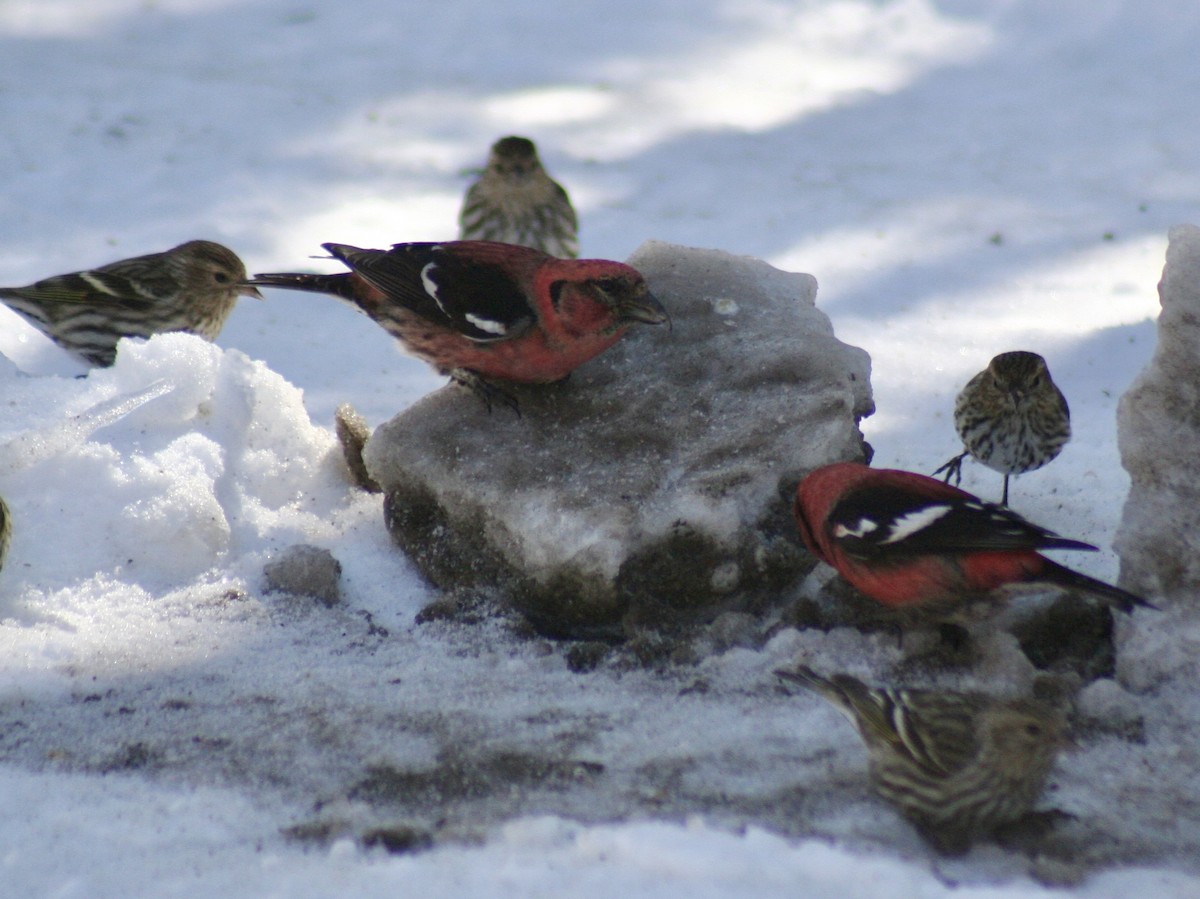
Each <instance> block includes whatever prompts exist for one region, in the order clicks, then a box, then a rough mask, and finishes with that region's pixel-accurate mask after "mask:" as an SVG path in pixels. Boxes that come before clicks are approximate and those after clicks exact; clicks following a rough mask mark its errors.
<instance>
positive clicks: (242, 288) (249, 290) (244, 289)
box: [238, 281, 263, 300]
mask: <svg viewBox="0 0 1200 899" xmlns="http://www.w3.org/2000/svg"><path fill="white" fill-rule="evenodd" d="M238 295H239V296H243V297H254V299H256V300H261V299H262V298H263V295H262V293H261V292H260V291H259V289H258V288H257V287H255V286H254V282H253V281H243V282H242V283H241V284H239V285H238Z"/></svg>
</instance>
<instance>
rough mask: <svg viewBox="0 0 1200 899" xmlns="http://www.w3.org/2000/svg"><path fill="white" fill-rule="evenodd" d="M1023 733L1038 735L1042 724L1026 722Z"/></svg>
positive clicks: (1032, 735)
mask: <svg viewBox="0 0 1200 899" xmlns="http://www.w3.org/2000/svg"><path fill="white" fill-rule="evenodd" d="M1025 733H1027V734H1028V735H1029V736H1031V737H1040V736H1041V735H1042V726H1041V725H1040V724H1026V725H1025Z"/></svg>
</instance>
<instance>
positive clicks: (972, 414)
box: [934, 350, 1071, 505]
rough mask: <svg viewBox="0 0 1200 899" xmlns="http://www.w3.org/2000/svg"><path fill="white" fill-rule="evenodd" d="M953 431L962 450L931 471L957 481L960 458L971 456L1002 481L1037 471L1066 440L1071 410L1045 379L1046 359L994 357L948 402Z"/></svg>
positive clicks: (1019, 354) (1017, 353) (1020, 355)
mask: <svg viewBox="0 0 1200 899" xmlns="http://www.w3.org/2000/svg"><path fill="white" fill-rule="evenodd" d="M954 427H955V428H956V429H957V430H958V436H959V437H961V438H962V441H963V446H964V447H966V451H965V452H963V453H961V454H960V455H958V456H955V457H954V458H953V459H951V460H950V461H949V462H947V463H946V464H945V465H943V466H942V467H941V468H939V469H938V470H937V471H935V472H934V474H940V473H941V472H943V471H945V472H946V481H947V482H949V480H950V478H951V477H952V476H956V477H957V478H958V480H956V481H955V483H958V482H959V481H961V479H962V460H963V459H965V458H966V457H967V456H968V455H970V456H974V457H975V458H976V459H978V460H979V461H980V462H982V463H983V464H984V465H986V466H987V467H988V468H991V469H993V470H995V471H998V472H1000V473H1001V474H1003V475H1004V497H1003V499H1002V500H1001V502H1002V503H1004V504H1005V505H1008V477H1009V475H1014V474H1022V473H1024V472H1026V471H1033V470H1034V469H1036V468H1041V467H1042V466H1043V465H1045V464H1046V463H1047V462H1049V461H1050V460H1051V459H1053V458H1054V457H1055V456H1057V455H1058V454H1059V453H1060V452H1061V451H1062V448H1063V446H1064V445H1065V444H1066V442H1067V441H1068V440H1070V439H1071V410H1070V408H1068V406H1067V400H1066V397H1064V396H1063V395H1062V391H1060V390H1059V389H1058V387H1057V386H1056V385H1055V383H1054V380H1053V379H1052V378H1051V377H1050V370H1049V369H1048V368H1046V360H1045V359H1043V358H1042V357H1041V356H1039V355H1038V354H1037V353H1027V352H1024V351H1023V350H1016V351H1014V352H1011V353H1001V354H1000V355H999V356H996V357H995V358H994V359H993V360H992V361H991V362H990V363H988V367H987V368H986V369H984V370H983V371H981V372H980V373H979V374H977V375H976V376H975V377H973V378H972V379H971V380H970V381H969V382H967V386H966V387H964V388H963V389H962V392H961V393H959V395H958V398H957V399H956V400H955V401H954Z"/></svg>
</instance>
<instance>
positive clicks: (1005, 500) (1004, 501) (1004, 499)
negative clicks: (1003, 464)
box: [1000, 474, 1008, 506]
mask: <svg viewBox="0 0 1200 899" xmlns="http://www.w3.org/2000/svg"><path fill="white" fill-rule="evenodd" d="M1000 505H1002V506H1007V505H1008V475H1007V474H1006V475H1005V476H1004V495H1003V496H1002V497H1001V498H1000Z"/></svg>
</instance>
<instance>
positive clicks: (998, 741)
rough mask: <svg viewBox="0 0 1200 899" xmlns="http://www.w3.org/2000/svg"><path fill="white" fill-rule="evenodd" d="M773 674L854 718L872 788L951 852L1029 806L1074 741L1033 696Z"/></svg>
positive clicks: (807, 673) (803, 671)
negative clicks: (1001, 696) (1000, 696)
mask: <svg viewBox="0 0 1200 899" xmlns="http://www.w3.org/2000/svg"><path fill="white" fill-rule="evenodd" d="M775 673H776V675H778V676H779V677H781V678H784V679H786V680H788V681H791V682H793V683H797V684H800V685H801V686H802V687H804V688H805V689H808V690H812V691H813V692H815V693H817V694H818V695H819V696H821V697H822V698H824V699H825V700H827V701H828V702H830V703H831V704H832V705H833V706H834V707H835V708H837V709H838V711H840V712H841V713H842V714H843V715H845V716H846V717H847V718H848V719H849V720H850V721H851V722H853V724H854V726H855V727H856V728H858V732H859V735H860V736H861V737H862V739H863V742H864V743H866V745H867V752H868V755H869V762H868V765H869V770H870V778H871V785H872V787H873V788H874V790H875V792H876V793H877V794H878V795H879V796H880V797H882V798H883V799H885V800H886V801H887V802H889V803H891V804H892V805H893V806H895V807H896V808H897V809H898V810H899V811H900V813H901V814H903V815H904V817H905V818H907V819H908V820H909V821H910V822H911V823H912V824H913V825H914V826H915V827H916V828H917V830H918V831H920V833H921V834H922V836H924V837H925V839H927V840H928V841H929V842H930V843H932V844H933V845H934V847H935V848H936V849H938V851H940V852H944V853H947V854H958V853H962V852H965V851H966V850H967V849H969V848H970V846H971V844H972V843H973V842H974V841H975V840H977V839H979V838H982V837H986V836H988V835H990V834H991V833H992V832H994V831H995V830H996V829H997V828H999V827H1001V826H1003V825H1007V824H1011V823H1013V822H1016V821H1018V820H1020V819H1021V818H1024V817H1025V816H1026V815H1027V814H1029V813H1030V811H1031V810H1032V808H1033V805H1034V803H1035V802H1037V800H1038V797H1039V796H1040V795H1041V793H1042V789H1043V787H1044V786H1045V782H1046V778H1047V777H1048V776H1049V774H1050V770H1051V769H1052V768H1053V767H1054V763H1055V760H1056V759H1057V758H1058V753H1059V751H1060V750H1061V749H1062V748H1063V747H1064V746H1066V745H1067V744H1068V742H1069V741H1068V739H1067V736H1066V724H1065V721H1064V719H1063V716H1062V715H1061V714H1059V713H1058V712H1056V711H1055V710H1053V709H1051V708H1050V707H1049V706H1047V705H1044V704H1043V703H1040V702H1037V701H1035V700H1032V699H997V698H995V697H991V696H986V695H984V694H981V693H958V692H953V691H948V690H906V689H888V688H881V689H873V688H871V687H868V686H867V685H866V684H864V683H863V682H862V681H860V680H858V679H857V678H854V677H850V676H849V675H846V674H835V675H833V676H832V677H828V678H827V677H822V676H821V675H819V674H817V673H816V672H815V671H813V670H812V669H811V668H807V667H804V666H800V667H798V668H796V669H795V670H790V671H789V670H783V669H781V670H778V671H776V672H775Z"/></svg>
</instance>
